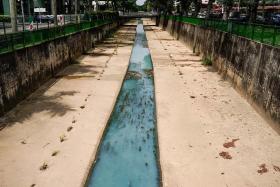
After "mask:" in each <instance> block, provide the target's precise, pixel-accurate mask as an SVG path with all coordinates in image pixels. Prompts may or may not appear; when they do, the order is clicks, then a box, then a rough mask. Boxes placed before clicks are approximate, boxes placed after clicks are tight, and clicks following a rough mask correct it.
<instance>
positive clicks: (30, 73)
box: [0, 23, 119, 116]
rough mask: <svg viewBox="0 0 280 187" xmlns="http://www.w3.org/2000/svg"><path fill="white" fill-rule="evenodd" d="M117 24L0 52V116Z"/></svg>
mask: <svg viewBox="0 0 280 187" xmlns="http://www.w3.org/2000/svg"><path fill="white" fill-rule="evenodd" d="M118 24H119V23H113V24H108V25H105V26H102V27H100V28H98V29H92V30H87V31H82V32H80V33H76V34H73V35H70V36H66V37H62V38H59V39H56V40H53V41H50V42H46V43H43V44H40V45H36V46H33V47H28V48H25V49H21V50H17V51H15V52H11V53H7V54H2V55H0V116H1V115H3V114H4V113H5V112H7V111H8V110H10V109H11V108H13V107H14V106H15V105H16V104H18V103H19V102H20V101H22V100H23V99H24V98H26V97H27V96H28V95H29V94H31V93H32V92H33V91H34V90H36V89H37V88H39V86H40V85H42V84H43V83H45V82H46V81H47V80H49V79H50V78H51V77H54V76H55V74H56V73H57V72H58V71H60V70H61V69H62V68H64V67H65V66H67V65H69V64H70V63H71V62H73V60H74V59H75V58H77V57H79V56H80V55H82V53H83V52H85V51H86V50H88V49H90V48H92V47H93V46H94V43H95V42H96V41H99V40H101V39H102V38H103V37H104V36H105V35H106V34H107V33H108V32H110V31H111V30H113V29H115V28H116V27H117V26H118Z"/></svg>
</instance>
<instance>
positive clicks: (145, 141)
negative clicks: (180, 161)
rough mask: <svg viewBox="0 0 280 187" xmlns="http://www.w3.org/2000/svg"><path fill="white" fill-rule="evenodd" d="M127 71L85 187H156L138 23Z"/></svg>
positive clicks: (150, 91) (143, 42) (149, 80)
mask: <svg viewBox="0 0 280 187" xmlns="http://www.w3.org/2000/svg"><path fill="white" fill-rule="evenodd" d="M136 31H137V33H136V39H135V43H134V47H133V49H132V54H131V58H130V64H129V69H128V72H127V74H126V78H125V81H124V83H123V86H122V88H121V91H120V94H119V97H118V99H117V102H116V105H115V107H114V110H113V113H112V115H111V119H110V121H109V123H108V126H107V129H106V132H105V134H104V136H103V138H102V141H101V144H100V146H99V151H98V153H97V156H96V161H95V165H94V167H93V171H92V174H91V176H89V179H88V181H89V182H88V186H89V187H158V186H159V185H160V174H159V164H158V158H157V134H156V133H157V131H156V116H155V101H154V99H155V98H154V80H153V66H152V60H151V56H150V52H149V49H148V45H147V38H146V34H145V31H144V28H143V24H142V22H141V21H139V23H138V25H137V28H136Z"/></svg>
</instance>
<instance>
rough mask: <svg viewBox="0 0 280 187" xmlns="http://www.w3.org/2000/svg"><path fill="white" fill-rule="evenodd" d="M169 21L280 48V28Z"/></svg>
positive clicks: (183, 19)
mask: <svg viewBox="0 0 280 187" xmlns="http://www.w3.org/2000/svg"><path fill="white" fill-rule="evenodd" d="M168 19H171V20H176V21H180V22H183V23H189V24H193V25H199V26H202V27H207V28H212V29H216V30H220V31H223V32H228V33H231V34H235V35H238V36H242V37H246V38H249V39H252V40H254V41H258V42H261V43H265V44H269V45H273V46H277V47H279V46H280V27H279V26H272V25H260V24H249V23H240V22H233V21H224V20H215V19H201V18H193V17H181V16H168Z"/></svg>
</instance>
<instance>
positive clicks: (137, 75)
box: [125, 71, 142, 80]
mask: <svg viewBox="0 0 280 187" xmlns="http://www.w3.org/2000/svg"><path fill="white" fill-rule="evenodd" d="M141 78H142V75H141V74H140V73H138V72H136V71H128V72H127V74H126V76H125V79H126V80H129V79H132V80H139V79H141Z"/></svg>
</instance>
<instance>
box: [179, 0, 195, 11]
mask: <svg viewBox="0 0 280 187" xmlns="http://www.w3.org/2000/svg"><path fill="white" fill-rule="evenodd" d="M178 2H179V5H180V15H188V12H189V9H190V6H191V3H192V0H179V1H178Z"/></svg>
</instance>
